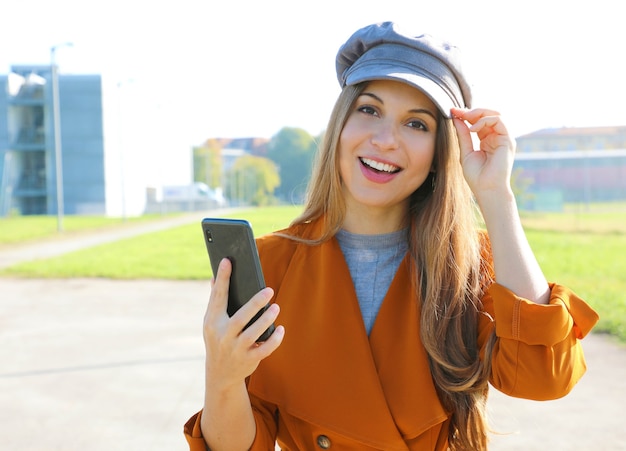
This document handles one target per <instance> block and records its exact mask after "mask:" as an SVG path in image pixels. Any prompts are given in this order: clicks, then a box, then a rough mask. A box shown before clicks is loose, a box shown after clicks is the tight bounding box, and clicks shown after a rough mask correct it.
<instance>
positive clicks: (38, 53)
mask: <svg viewBox="0 0 626 451" xmlns="http://www.w3.org/2000/svg"><path fill="white" fill-rule="evenodd" d="M3 9H4V12H5V13H6V12H7V11H8V13H9V14H8V15H5V17H4V20H3V21H2V26H1V27H0V49H1V51H0V73H6V72H8V70H9V67H10V66H11V65H13V64H49V61H50V47H51V46H54V45H59V44H63V43H65V42H72V43H73V46H72V47H63V46H62V47H59V48H58V50H57V52H56V54H57V63H58V64H59V68H60V72H61V73H100V74H102V75H103V77H105V78H106V79H107V80H109V81H110V82H114V83H122V84H123V85H124V88H125V89H126V90H127V91H128V93H129V94H128V95H129V96H130V95H133V96H138V97H140V98H141V99H142V105H143V108H145V109H146V111H147V112H146V113H145V116H152V115H158V116H160V117H161V118H162V120H163V123H168V124H171V125H170V126H171V127H173V128H175V129H176V130H177V131H179V133H180V134H183V135H184V136H185V138H184V139H186V140H188V141H189V142H192V143H194V142H195V143H198V142H201V141H203V140H204V139H206V138H209V137H244V136H260V137H268V138H269V137H271V136H272V135H274V134H275V133H277V132H278V131H279V130H280V129H281V128H282V127H284V126H290V127H299V128H303V129H305V130H307V131H308V132H309V133H311V134H317V133H319V132H320V131H322V130H323V129H324V128H325V127H326V121H327V118H328V116H329V113H330V109H331V108H332V105H333V103H334V101H335V99H336V97H337V95H338V93H339V86H338V83H337V81H336V76H335V70H334V58H335V55H336V52H337V49H338V48H339V46H340V45H341V44H342V43H343V42H344V41H345V40H346V39H347V38H348V37H349V35H350V34H351V33H352V32H353V31H355V30H356V29H358V28H360V27H361V26H364V25H367V24H370V23H373V22H380V21H384V20H393V21H397V22H398V23H400V24H401V25H403V26H404V27H405V28H408V29H411V30H415V31H416V33H421V32H428V33H431V34H435V35H439V36H442V37H444V38H446V39H448V40H450V41H451V42H453V43H455V44H456V45H457V46H458V47H460V48H461V51H462V52H463V56H464V66H465V69H466V72H467V73H468V76H469V77H471V78H470V83H471V84H472V85H473V88H474V97H475V106H484V107H489V108H494V109H497V110H498V111H500V112H501V113H502V114H503V115H504V117H505V120H506V123H507V124H508V127H509V129H510V130H511V133H512V134H513V135H514V136H519V135H522V134H525V133H529V132H532V131H535V130H537V129H541V128H547V127H562V126H571V127H573V126H595V125H626V118H624V117H623V116H624V105H626V89H625V88H624V85H623V83H624V80H625V79H626V63H625V62H624V59H625V57H624V53H623V45H624V43H626V26H625V24H624V20H623V15H622V12H621V7H620V6H619V2H614V1H612V0H595V1H593V2H589V1H579V0H569V1H563V0H549V1H546V0H543V1H537V0H526V1H517V0H511V1H506V2H505V1H497V0H482V1H481V0H476V1H473V2H470V1H457V0H448V1H445V2H444V1H439V0H437V1H435V0H432V1H429V2H425V1H418V0H412V1H395V0H384V1H383V0H377V1H371V0H337V1H332V2H314V1H299V0H292V1H287V0H264V1H258V0H240V1H236V0H229V1H217V0H204V1H203V0H195V1H190V0H177V1H175V2H174V1H169V2H167V1H137V0H122V1H120V0H106V1H93V0H91V1H90V0H31V1H19V2H17V1H15V2H11V4H10V6H5V8H3ZM3 15H4V14H3Z"/></svg>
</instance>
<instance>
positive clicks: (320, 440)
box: [317, 435, 330, 449]
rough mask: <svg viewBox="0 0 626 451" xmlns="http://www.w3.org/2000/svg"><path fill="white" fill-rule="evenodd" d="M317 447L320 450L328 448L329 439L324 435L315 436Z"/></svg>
mask: <svg viewBox="0 0 626 451" xmlns="http://www.w3.org/2000/svg"><path fill="white" fill-rule="evenodd" d="M317 446H319V447H320V448H322V449H328V448H330V439H329V438H328V437H326V436H325V435H318V436H317Z"/></svg>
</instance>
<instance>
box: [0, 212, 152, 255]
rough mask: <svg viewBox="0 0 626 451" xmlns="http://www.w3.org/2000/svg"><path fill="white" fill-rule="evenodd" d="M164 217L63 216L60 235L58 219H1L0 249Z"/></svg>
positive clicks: (21, 217) (13, 217)
mask: <svg viewBox="0 0 626 451" xmlns="http://www.w3.org/2000/svg"><path fill="white" fill-rule="evenodd" d="M161 217H162V216H160V215H145V216H140V217H132V218H126V219H124V220H122V219H120V218H109V217H104V216H76V215H67V216H64V217H63V230H62V232H61V233H59V231H58V223H57V217H56V216H9V217H6V218H0V230H1V231H2V233H0V246H2V245H6V244H15V243H23V242H27V241H36V240H40V239H47V238H52V239H54V238H60V237H63V236H67V235H70V236H71V235H75V234H78V233H82V232H89V231H92V230H95V229H105V228H110V227H123V226H125V225H127V224H135V223H137V222H141V221H150V220H154V219H156V218H161ZM0 250H1V247H0Z"/></svg>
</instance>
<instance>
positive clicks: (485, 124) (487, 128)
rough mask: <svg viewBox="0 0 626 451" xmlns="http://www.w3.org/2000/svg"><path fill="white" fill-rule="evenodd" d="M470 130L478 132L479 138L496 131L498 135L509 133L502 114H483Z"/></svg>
mask: <svg viewBox="0 0 626 451" xmlns="http://www.w3.org/2000/svg"><path fill="white" fill-rule="evenodd" d="M470 131H472V132H475V133H477V134H478V137H479V139H483V138H484V137H485V136H487V135H489V134H491V133H496V134H498V135H508V133H509V132H508V130H507V128H506V125H504V121H503V120H502V117H501V116H483V117H481V118H480V119H479V120H478V121H476V122H475V123H474V124H472V126H471V127H470Z"/></svg>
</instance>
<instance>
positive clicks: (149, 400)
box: [0, 218, 626, 451]
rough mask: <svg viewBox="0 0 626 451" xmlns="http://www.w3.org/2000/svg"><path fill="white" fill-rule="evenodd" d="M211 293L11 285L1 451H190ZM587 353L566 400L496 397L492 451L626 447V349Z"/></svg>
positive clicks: (0, 330) (0, 319) (4, 319)
mask: <svg viewBox="0 0 626 451" xmlns="http://www.w3.org/2000/svg"><path fill="white" fill-rule="evenodd" d="M188 219H189V218H188ZM190 220H195V219H194V218H191V219H190ZM137 230H138V229H137ZM109 238H111V236H109ZM100 239H102V240H104V239H106V237H104V236H101V237H100ZM61 241H62V240H61ZM96 241H98V242H100V241H99V240H96ZM93 244H96V243H95V242H93ZM74 245H75V243H74ZM74 245H73V246H74ZM50 252H51V253H50V254H47V255H57V254H58V253H60V252H62V247H61V246H60V245H58V246H57V247H56V248H55V251H54V252H52V251H50ZM36 257H37V256H36V255H34V254H31V255H30V256H29V258H36ZM7 260H8V258H7V257H6V255H3V252H2V250H1V249H0V261H4V262H6V261H7ZM208 292H209V283H208V281H201V282H197V281H184V282H169V281H159V280H157V281H111V280H103V279H71V280H20V279H0V362H2V364H1V365H0V406H2V407H3V408H2V409H0V450H10V451H12V450H19V451H31V450H32V451H35V450H36V451H41V450H44V451H46V450H63V451H78V450H81V451H82V450H90V451H105V450H106V451H110V450H116V451H117V450H163V451H176V450H181V451H184V450H185V449H187V447H186V443H185V441H184V438H183V435H182V425H183V423H184V422H185V420H186V419H187V418H188V417H189V416H190V415H191V414H192V413H194V412H195V411H196V410H198V409H199V408H200V405H201V402H202V396H203V391H204V388H203V382H202V377H203V345H202V335H201V327H202V316H203V314H204V309H205V306H206V301H207V299H208ZM583 346H584V348H585V351H586V355H587V363H588V367H589V369H588V372H587V374H586V375H585V377H584V378H583V379H582V381H581V382H580V383H579V384H578V385H577V386H576V387H575V388H574V390H573V392H572V393H571V394H570V395H569V396H567V397H566V398H563V399H561V400H557V401H550V402H541V403H540V402H532V401H525V400H517V399H511V398H508V397H505V396H503V395H501V394H499V393H497V392H495V391H492V392H493V393H492V397H491V399H490V401H489V410H490V412H491V419H492V425H493V427H494V428H495V429H496V430H498V431H499V432H501V433H503V434H504V435H501V436H496V437H494V439H493V445H492V447H491V448H490V449H491V450H495V451H499V450H507V451H515V450H524V451H528V450H538V451H542V450H550V451H553V450H573V449H575V450H583V451H586V450H589V451H596V450H626V423H625V422H624V416H623V411H624V406H625V405H626V348H624V347H623V346H619V345H617V344H616V343H615V342H614V341H612V340H611V339H610V338H609V337H605V336H602V335H591V336H589V337H588V338H586V339H585V340H584V341H583Z"/></svg>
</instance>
